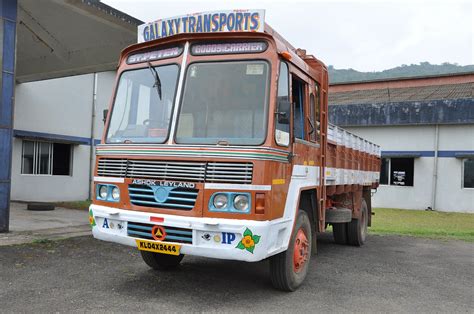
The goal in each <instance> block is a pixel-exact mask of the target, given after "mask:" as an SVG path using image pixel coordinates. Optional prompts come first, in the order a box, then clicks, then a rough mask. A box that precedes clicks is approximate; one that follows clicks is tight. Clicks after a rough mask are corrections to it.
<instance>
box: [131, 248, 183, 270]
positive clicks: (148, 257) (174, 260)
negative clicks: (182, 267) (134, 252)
mask: <svg viewBox="0 0 474 314" xmlns="http://www.w3.org/2000/svg"><path fill="white" fill-rule="evenodd" d="M140 253H141V255H142V258H143V261H144V262H145V263H146V264H147V265H148V266H150V267H151V268H153V269H155V270H168V269H173V268H176V267H178V265H179V263H181V260H182V259H183V257H184V255H183V254H180V255H168V254H161V253H154V252H148V251H140Z"/></svg>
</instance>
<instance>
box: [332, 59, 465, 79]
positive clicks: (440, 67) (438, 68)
mask: <svg viewBox="0 0 474 314" xmlns="http://www.w3.org/2000/svg"><path fill="white" fill-rule="evenodd" d="M459 72H474V65H464V66H461V65H457V64H452V63H448V62H445V63H443V64H430V63H429V62H421V63H420V64H410V65H406V64H403V65H401V66H399V67H396V68H393V69H388V70H384V71H380V72H359V71H356V70H354V69H336V68H334V66H332V65H330V66H329V82H330V83H341V82H353V81H368V80H378V79H389V78H398V77H411V76H425V75H437V74H451V73H459Z"/></svg>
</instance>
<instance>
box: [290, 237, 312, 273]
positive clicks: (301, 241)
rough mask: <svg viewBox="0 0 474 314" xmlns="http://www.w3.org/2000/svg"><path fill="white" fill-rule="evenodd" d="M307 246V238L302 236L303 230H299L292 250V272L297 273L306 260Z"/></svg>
mask: <svg viewBox="0 0 474 314" xmlns="http://www.w3.org/2000/svg"><path fill="white" fill-rule="evenodd" d="M308 245H309V243H308V238H307V237H306V235H305V234H304V231H303V229H299V230H298V233H297V234H296V239H295V243H294V250H293V270H294V271H295V273H299V272H300V271H301V270H302V269H303V268H304V264H305V263H306V261H307V260H308Z"/></svg>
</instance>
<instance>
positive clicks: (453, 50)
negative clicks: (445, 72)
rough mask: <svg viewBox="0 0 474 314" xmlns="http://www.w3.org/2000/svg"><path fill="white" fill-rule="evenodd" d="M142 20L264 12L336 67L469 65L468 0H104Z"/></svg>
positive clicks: (472, 60)
mask: <svg viewBox="0 0 474 314" xmlns="http://www.w3.org/2000/svg"><path fill="white" fill-rule="evenodd" d="M102 2H104V3H106V4H108V5H110V6H112V7H114V8H116V9H118V10H120V11H123V12H125V13H127V14H129V15H131V16H133V17H136V18H138V19H140V20H142V21H144V22H151V21H154V20H157V19H161V18H167V17H173V16H179V15H183V14H188V13H194V12H204V11H217V10H229V9H265V21H266V22H267V23H268V24H270V25H271V26H272V27H273V28H274V29H275V30H276V31H277V32H279V33H280V34H281V35H283V37H285V38H286V39H287V40H288V41H289V42H290V43H291V44H292V45H293V46H294V47H297V48H303V49H306V50H307V53H309V54H313V55H315V56H316V57H317V58H318V59H320V60H322V61H323V62H324V63H326V64H327V65H333V66H334V67H335V68H338V69H347V68H353V69H355V70H358V71H364V72H371V71H381V70H385V69H389V68H393V67H396V66H400V65H402V64H407V65H408V64H418V63H420V62H424V61H428V62H430V63H432V64H441V63H443V62H450V63H458V64H459V65H468V64H474V50H473V44H474V39H473V36H474V18H473V16H474V6H473V1H465V0H445V1H422V0H412V1H409V0H398V1H394V0H391V1H387V0H378V1H377V0H346V1H337V0H336V1H328V0H312V1H304V0H296V1H279V0H274V1H268V0H251V1H249V0H241V1H229V0H227V1H223V0H220V1H216V0H194V1H192V0H183V1H181V0H174V1H173V0H168V1H162V0H102Z"/></svg>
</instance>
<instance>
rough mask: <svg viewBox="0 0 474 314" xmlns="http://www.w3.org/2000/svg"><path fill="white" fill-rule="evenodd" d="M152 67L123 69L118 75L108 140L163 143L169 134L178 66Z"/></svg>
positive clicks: (110, 141) (111, 141) (108, 141)
mask: <svg viewBox="0 0 474 314" xmlns="http://www.w3.org/2000/svg"><path fill="white" fill-rule="evenodd" d="M154 70H156V73H155V71H154ZM154 70H153V68H148V67H147V68H143V69H139V70H132V71H126V72H124V73H123V74H122V76H121V77H120V81H119V85H118V88H117V94H116V96H115V102H114V106H113V109H112V110H113V111H112V116H111V118H110V126H109V130H108V132H107V143H123V142H125V141H130V142H137V143H163V142H164V141H165V140H166V139H167V138H168V130H169V124H170V118H171V113H172V109H173V102H174V97H175V91H176V84H177V78H178V66H177V65H175V64H172V65H165V66H159V67H155V68H154ZM157 77H158V79H157ZM160 86H161V91H160V88H159V87H160Z"/></svg>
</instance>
